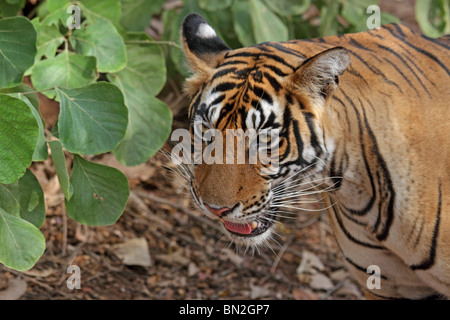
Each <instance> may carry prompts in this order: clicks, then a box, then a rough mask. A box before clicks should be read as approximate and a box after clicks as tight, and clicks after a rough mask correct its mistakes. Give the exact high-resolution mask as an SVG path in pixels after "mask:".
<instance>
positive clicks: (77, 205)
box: [65, 155, 130, 226]
mask: <svg viewBox="0 0 450 320" xmlns="http://www.w3.org/2000/svg"><path fill="white" fill-rule="evenodd" d="M70 183H71V184H72V185H73V189H74V192H73V196H72V198H71V199H70V201H67V199H66V202H65V203H66V210H67V214H68V215H69V217H71V218H72V219H74V220H76V221H78V222H80V223H84V224H87V225H90V226H100V225H101V226H105V225H111V224H114V223H115V222H116V221H117V220H118V219H119V217H120V216H121V215H122V213H123V211H124V210H125V205H126V203H127V199H128V195H129V193H130V189H129V185H128V180H127V178H126V177H125V175H124V174H123V173H122V172H120V171H119V170H117V169H115V168H111V167H108V166H104V165H101V164H97V163H92V162H89V161H87V160H85V159H83V158H82V157H80V156H77V155H75V158H74V161H73V169H72V174H71V177H70Z"/></svg>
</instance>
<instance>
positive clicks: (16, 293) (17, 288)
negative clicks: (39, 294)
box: [0, 278, 27, 300]
mask: <svg viewBox="0 0 450 320" xmlns="http://www.w3.org/2000/svg"><path fill="white" fill-rule="evenodd" d="M26 290H27V282H26V281H25V280H23V279H18V278H15V279H9V281H8V287H7V288H6V289H5V290H2V291H0V300H19V299H20V297H21V296H23V294H24V293H25V291H26Z"/></svg>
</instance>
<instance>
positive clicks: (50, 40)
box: [31, 18, 64, 62]
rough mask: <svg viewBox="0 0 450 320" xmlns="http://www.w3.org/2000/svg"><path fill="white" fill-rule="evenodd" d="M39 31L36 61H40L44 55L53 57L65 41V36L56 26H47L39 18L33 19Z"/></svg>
mask: <svg viewBox="0 0 450 320" xmlns="http://www.w3.org/2000/svg"><path fill="white" fill-rule="evenodd" d="M31 22H32V23H33V25H34V27H35V28H36V31H37V42H36V45H37V54H36V59H35V61H36V62H38V61H39V60H41V58H42V57H43V56H45V57H46V58H53V57H54V56H55V54H56V50H57V49H58V47H59V46H60V45H61V44H62V43H63V42H64V36H63V35H62V34H61V33H60V32H59V29H58V28H57V27H56V26H47V25H43V24H41V23H40V22H39V18H36V19H33V20H32V21H31Z"/></svg>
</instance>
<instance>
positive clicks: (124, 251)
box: [111, 238, 152, 267]
mask: <svg viewBox="0 0 450 320" xmlns="http://www.w3.org/2000/svg"><path fill="white" fill-rule="evenodd" d="M111 249H112V251H113V252H114V254H115V255H116V256H117V257H118V258H119V259H121V260H122V262H123V263H124V264H125V265H128V266H142V267H150V266H151V265H152V261H151V259H150V253H149V251H148V244H147V240H145V238H134V239H130V240H128V241H125V242H122V243H119V244H116V245H113V246H112V247H111Z"/></svg>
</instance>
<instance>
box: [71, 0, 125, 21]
mask: <svg viewBox="0 0 450 320" xmlns="http://www.w3.org/2000/svg"><path fill="white" fill-rule="evenodd" d="M79 4H80V6H81V12H82V13H83V15H85V16H86V18H88V19H89V20H90V21H95V20H97V19H106V20H109V21H110V22H112V23H113V24H114V25H118V24H119V21H120V16H121V14H122V10H121V9H122V5H121V3H120V0H102V1H98V0H82V1H80V2H79Z"/></svg>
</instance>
